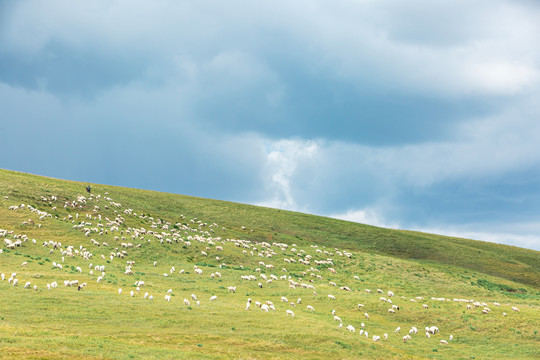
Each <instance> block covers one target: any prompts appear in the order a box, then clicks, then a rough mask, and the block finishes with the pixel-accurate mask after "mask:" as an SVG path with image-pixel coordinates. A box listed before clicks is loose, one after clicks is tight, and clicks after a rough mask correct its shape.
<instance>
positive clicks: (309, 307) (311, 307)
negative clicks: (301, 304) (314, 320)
mask: <svg viewBox="0 0 540 360" xmlns="http://www.w3.org/2000/svg"><path fill="white" fill-rule="evenodd" d="M306 309H307V310H311V311H315V308H314V307H313V306H311V305H308V306H307V308H306Z"/></svg>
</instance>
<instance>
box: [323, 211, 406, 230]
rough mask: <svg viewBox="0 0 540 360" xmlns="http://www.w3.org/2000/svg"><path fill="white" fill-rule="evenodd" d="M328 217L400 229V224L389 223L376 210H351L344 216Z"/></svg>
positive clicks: (334, 215)
mask: <svg viewBox="0 0 540 360" xmlns="http://www.w3.org/2000/svg"><path fill="white" fill-rule="evenodd" d="M327 216H328V217H331V218H334V219H341V220H346V221H352V222H356V223H360V224H367V225H373V226H378V227H383V228H389V229H399V228H400V226H399V223H397V222H387V221H386V220H385V219H383V218H382V217H381V216H380V215H379V214H378V213H377V212H376V211H375V210H373V209H370V208H367V209H361V210H349V211H347V212H345V213H343V214H331V215H327Z"/></svg>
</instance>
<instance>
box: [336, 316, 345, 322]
mask: <svg viewBox="0 0 540 360" xmlns="http://www.w3.org/2000/svg"><path fill="white" fill-rule="evenodd" d="M334 320H335V321H339V322H343V321H341V318H340V317H339V316H337V315H334Z"/></svg>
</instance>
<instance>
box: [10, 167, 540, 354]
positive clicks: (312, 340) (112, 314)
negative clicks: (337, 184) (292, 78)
mask: <svg viewBox="0 0 540 360" xmlns="http://www.w3.org/2000/svg"><path fill="white" fill-rule="evenodd" d="M86 185H87V184H83V183H78V182H72V181H64V180H57V179H51V178H45V177H39V176H34V175H28V174H23V173H17V172H12V171H7V170H0V229H3V230H5V231H6V232H4V234H3V237H0V241H1V242H0V249H2V251H3V252H2V253H1V254H0V273H3V274H4V276H5V279H4V280H3V281H0V304H1V307H0V358H5V359H330V358H331V359H366V358H368V359H369V358H385V359H388V358H403V359H414V358H435V359H502V358H514V359H535V358H540V342H539V337H538V330H539V328H540V311H539V309H540V308H539V306H540V253H539V252H537V251H533V250H527V249H521V248H517V247H511V246H505V245H498V244H492V243H487V242H479V241H473V240H467V239H458V238H449V237H444V236H438V235H432V234H424V233H418V232H410V231H397V230H389V229H382V228H377V227H373V226H367V225H361V224H356V223H350V222H346V221H340V220H335V219H330V218H323V217H318V216H313V215H307V214H299V213H293V212H288V211H282V210H281V211H280V210H276V209H268V208H261V207H255V206H249V205H243V204H236V203H230V202H224V201H216V200H208V199H201V198H194V197H189V196H182V195H176V194H166V193H158V192H152V191H144V190H136V189H127V188H120V187H114V186H107V185H99V184H91V185H92V194H91V195H90V194H89V193H87V192H86V191H85V187H86ZM79 196H82V197H84V201H82V198H79V201H77V198H78V197H79ZM21 204H24V205H25V206H24V207H21V206H20V205H21ZM28 205H30V208H29V207H28ZM10 207H16V209H13V208H12V210H10ZM32 209H37V210H38V211H40V212H39V213H38V212H37V211H32ZM44 214H45V215H44ZM77 214H78V217H77ZM40 217H41V218H40ZM100 217H101V219H100ZM83 222H84V224H81V223H83ZM98 224H99V225H98ZM143 228H144V230H145V231H144V232H145V233H144V234H143V233H142V229H143ZM87 230H88V231H87ZM87 232H88V234H87V235H86V233H87ZM100 232H103V233H102V234H101V235H100ZM151 232H153V233H151ZM0 233H2V230H0ZM25 235H26V236H25ZM91 239H93V240H94V241H95V242H98V243H100V246H97V245H95V243H93V242H92V240H91ZM5 240H8V241H7V242H6V241H5ZM17 240H20V242H21V244H20V246H15V247H13V246H11V248H9V247H8V243H9V242H11V243H14V242H16V241H17ZM33 240H35V243H34V241H33ZM236 240H245V241H243V242H239V241H236ZM44 242H47V246H43V243H44ZM53 242H56V243H57V244H58V243H60V244H58V246H57V248H56V249H55V248H54V247H53V246H52V245H51V244H52V243H53ZM103 243H106V245H108V246H106V245H105V244H103ZM122 243H124V244H127V243H131V244H132V245H133V247H123V246H122ZM282 244H287V246H285V245H282ZM218 247H222V250H221V249H219V248H218ZM122 251H124V252H125V253H124V254H122ZM203 252H204V253H206V255H205V254H203ZM119 253H120V255H122V256H124V257H123V258H122V257H120V256H118V254H119ZM90 254H91V255H90ZM111 254H114V256H113V257H111ZM252 254H253V255H252ZM329 259H331V260H329ZM300 260H301V261H303V262H304V263H301V262H300ZM128 261H130V262H131V261H134V262H135V263H134V265H132V266H131V270H132V272H133V275H126V274H125V273H126V267H127V266H129V264H128ZM325 261H326V262H327V263H323V262H325ZM329 261H331V263H329ZM154 262H155V266H154ZM23 263H26V264H25V265H22V264H23ZM53 264H61V266H62V269H60V268H58V267H55V266H53ZM98 265H102V266H105V269H104V271H103V272H104V273H105V274H102V271H99V270H96V268H95V267H96V266H98ZM267 265H269V266H267ZM272 266H273V268H272ZM172 267H174V270H173V269H172ZM195 267H197V268H199V269H200V270H202V274H201V275H198V274H196V272H195ZM77 268H80V269H81V271H80V272H79V270H78V269H77ZM330 268H332V269H335V273H334V272H332V271H331V270H330ZM181 270H183V271H181ZM90 271H92V272H93V274H91V273H90ZM216 272H219V273H220V274H221V277H219V276H217V275H214V276H213V277H212V276H211V274H215V273H216ZM13 273H16V276H15V277H13V278H16V279H18V280H19V283H18V285H17V286H13V285H11V284H9V282H8V278H10V277H12V274H13ZM165 274H167V276H165ZM249 275H253V276H255V277H256V280H252V281H250V280H243V279H242V278H241V277H242V276H249ZM272 275H274V277H273V280H272ZM99 276H101V277H102V279H101V280H100V282H98V281H97V279H98V277H99ZM283 276H284V277H283ZM264 277H266V278H267V279H268V280H272V281H267V280H265V279H264ZM276 278H277V280H276ZM65 280H69V281H73V280H78V283H79V284H82V283H87V285H86V286H84V288H82V289H81V290H80V291H79V290H78V288H77V287H76V286H69V287H66V286H64V281H65ZM54 281H56V282H57V283H58V287H57V288H51V289H50V290H48V289H47V284H51V283H52V282H54ZM138 281H144V285H142V286H139V290H137V285H136V282H138ZM28 282H29V283H30V285H29V287H28V288H24V286H25V284H27V283H28ZM259 283H260V286H259ZM332 283H335V286H334V285H333V284H332ZM291 284H298V285H297V286H296V287H294V288H293V287H291ZM302 284H304V285H305V286H302ZM34 286H36V289H35V290H34ZM231 286H236V292H231V291H229V290H228V287H231ZM308 286H309V287H308ZM310 287H312V288H310ZM340 287H347V288H349V289H350V291H348V290H349V289H346V290H344V289H340ZM118 289H122V293H121V294H119V293H118ZM169 289H170V290H171V292H170V295H171V300H170V301H169V302H168V301H165V295H167V294H168V292H167V291H168V290H169ZM366 289H369V290H371V292H366ZM377 289H380V290H382V293H381V292H377ZM131 291H133V296H130V292H131ZM389 291H391V292H393V293H394V294H395V295H393V296H390V295H389V294H388V292H389ZM145 293H148V297H149V296H152V297H153V299H152V300H150V299H148V298H146V299H145V296H144V295H145ZM192 294H193V295H195V297H196V300H195V299H193V298H192ZM328 295H334V296H335V298H336V299H335V300H332V299H330V298H329V297H328ZM212 296H216V299H215V300H213V301H211V300H210V298H211V297H212ZM282 297H286V298H287V302H284V301H282V300H281V298H282ZM381 297H383V298H385V299H386V300H388V299H390V300H391V302H392V303H390V302H388V301H383V300H381ZM248 298H250V299H252V303H251V306H250V309H249V310H245V308H246V302H247V300H248ZM420 298H423V299H420ZM432 298H445V300H442V301H441V300H434V299H432ZM184 299H186V300H187V301H189V304H187V303H184ZM299 299H301V300H300V302H299V301H298V300H299ZM411 299H412V300H415V301H411ZM454 299H467V300H474V301H476V302H478V303H483V305H480V306H478V307H477V306H473V309H472V310H467V309H466V306H467V305H471V306H472V305H473V303H465V302H457V301H454ZM196 301H199V304H197V303H196ZM257 301H258V302H261V303H263V304H265V303H266V302H267V301H270V302H272V303H273V304H274V306H275V311H274V310H270V311H269V312H266V311H262V310H261V308H259V307H258V306H257V305H256V304H255V302H257ZM291 303H293V304H291ZM494 303H499V304H500V305H499V306H497V305H495V304H494ZM358 304H362V305H364V306H363V307H359V306H358ZM293 305H294V306H293ZM307 305H311V306H313V308H314V310H315V311H311V310H308V309H307ZM392 305H397V306H399V310H396V311H395V313H394V314H391V313H389V312H388V309H389V308H391V307H392ZM423 305H427V307H428V308H427V309H424V308H423ZM486 307H487V308H489V309H490V311H489V312H488V313H487V314H483V313H482V310H483V309H484V308H486ZM512 307H517V308H518V309H519V312H518V311H513V310H512ZM286 310H292V311H293V312H294V317H292V316H289V315H287V313H286ZM333 310H335V315H336V316H339V318H340V319H341V320H342V323H340V322H339V321H336V320H334V315H333V314H332V311H333ZM365 313H367V314H368V315H369V318H367V317H366V316H365ZM503 313H505V314H506V316H504V315H503ZM340 324H342V326H341V327H340ZM348 325H352V326H353V327H354V329H355V331H354V332H352V331H348V330H346V327H347V326H348ZM362 325H363V326H362ZM426 326H427V327H430V326H437V327H438V329H439V332H436V333H435V334H430V338H428V337H427V336H426V335H425V330H424V328H425V327H426ZM397 327H400V328H401V330H400V331H399V332H398V333H396V332H395V330H396V328H397ZM412 327H417V328H418V333H417V334H412V335H411V339H410V340H408V341H406V342H404V340H403V337H404V336H405V335H407V334H409V330H410V329H411V328H412ZM361 330H363V333H362V335H360V332H361ZM365 331H367V332H368V333H369V334H368V336H367V337H366V336H365ZM385 333H386V334H387V335H388V339H387V340H385V339H384V334H385ZM374 335H376V336H380V337H381V339H380V340H378V341H374V340H373V336H374ZM450 335H452V340H450ZM441 340H446V341H447V342H448V344H443V343H441Z"/></svg>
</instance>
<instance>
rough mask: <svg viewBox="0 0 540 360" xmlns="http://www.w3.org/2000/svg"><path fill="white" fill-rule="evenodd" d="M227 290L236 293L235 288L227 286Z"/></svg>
mask: <svg viewBox="0 0 540 360" xmlns="http://www.w3.org/2000/svg"><path fill="white" fill-rule="evenodd" d="M227 290H228V291H229V292H233V293H235V292H236V286H229V287H227Z"/></svg>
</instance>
